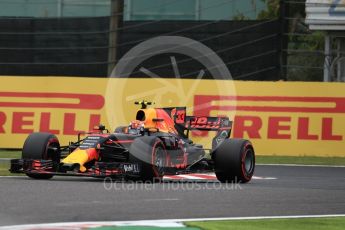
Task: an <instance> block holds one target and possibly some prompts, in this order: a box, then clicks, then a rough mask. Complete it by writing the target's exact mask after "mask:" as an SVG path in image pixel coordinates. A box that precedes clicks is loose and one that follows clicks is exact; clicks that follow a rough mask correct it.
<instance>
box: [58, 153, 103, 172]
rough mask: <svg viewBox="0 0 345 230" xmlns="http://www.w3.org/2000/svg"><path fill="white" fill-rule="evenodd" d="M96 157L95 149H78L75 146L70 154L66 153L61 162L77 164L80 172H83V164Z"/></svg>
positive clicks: (84, 169)
mask: <svg viewBox="0 0 345 230" xmlns="http://www.w3.org/2000/svg"><path fill="white" fill-rule="evenodd" d="M97 159H98V153H97V151H96V149H94V148H92V149H80V148H77V149H76V150H74V151H73V152H72V153H71V154H70V155H68V156H67V157H66V158H65V159H63V160H62V163H63V164H79V166H80V168H79V171H80V172H85V171H86V168H85V167H84V164H85V163H87V162H89V161H92V160H97Z"/></svg>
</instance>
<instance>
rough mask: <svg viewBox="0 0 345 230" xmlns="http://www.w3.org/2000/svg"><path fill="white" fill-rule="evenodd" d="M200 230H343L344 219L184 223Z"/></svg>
mask: <svg viewBox="0 0 345 230" xmlns="http://www.w3.org/2000/svg"><path fill="white" fill-rule="evenodd" d="M185 225H186V226H188V227H197V228H200V229H202V230H223V229H224V230H225V229H226V230H228V229H230V230H231V229H235V230H276V229H279V230H299V229H301V230H343V229H344V226H345V217H335V218H301V219H265V220H233V221H201V222H186V223H185Z"/></svg>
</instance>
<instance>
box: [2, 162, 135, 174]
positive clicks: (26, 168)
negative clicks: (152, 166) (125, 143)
mask: <svg viewBox="0 0 345 230" xmlns="http://www.w3.org/2000/svg"><path fill="white" fill-rule="evenodd" d="M140 169H141V165H140V164H139V163H125V162H95V164H94V166H92V167H91V168H89V169H88V170H87V171H86V172H80V171H79V170H78V166H77V165H63V164H59V163H56V162H54V161H52V160H31V159H12V160H11V167H10V169H9V171H10V172H11V173H28V174H51V175H60V176H86V177H102V178H104V177H125V176H131V177H136V176H139V174H140Z"/></svg>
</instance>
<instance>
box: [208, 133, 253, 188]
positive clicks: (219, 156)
mask: <svg viewBox="0 0 345 230" xmlns="http://www.w3.org/2000/svg"><path fill="white" fill-rule="evenodd" d="M212 158H213V160H214V163H215V173H216V176H217V179H218V180H219V181H220V182H235V183H237V182H240V183H247V182H249V181H250V180H251V178H252V176H253V174H254V170H255V152H254V148H253V145H252V144H251V142H250V141H248V140H244V139H226V140H224V142H223V143H222V144H221V145H220V146H218V147H217V148H216V149H215V150H214V152H213V154H212Z"/></svg>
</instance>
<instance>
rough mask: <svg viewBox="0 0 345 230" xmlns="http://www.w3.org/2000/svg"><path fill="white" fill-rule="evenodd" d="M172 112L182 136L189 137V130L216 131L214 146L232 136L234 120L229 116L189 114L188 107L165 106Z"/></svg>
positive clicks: (176, 126)
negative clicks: (187, 113)
mask: <svg viewBox="0 0 345 230" xmlns="http://www.w3.org/2000/svg"><path fill="white" fill-rule="evenodd" d="M164 109H165V111H166V112H168V113H169V114H171V117H172V118H173V120H174V124H175V129H176V130H177V131H178V133H179V134H180V135H181V136H184V137H186V138H188V137H189V131H195V130H198V131H216V132H217V134H216V136H215V137H214V138H213V141H212V148H215V147H216V146H218V145H219V144H220V143H221V142H222V141H223V140H225V139H227V138H229V137H230V134H231V128H232V121H230V119H229V117H221V116H220V117H207V116H187V115H186V107H175V108H164Z"/></svg>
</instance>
